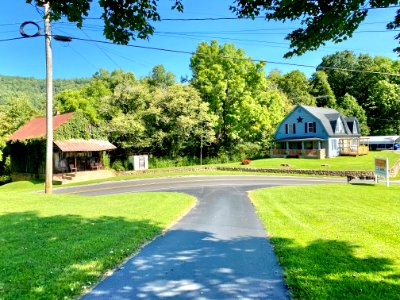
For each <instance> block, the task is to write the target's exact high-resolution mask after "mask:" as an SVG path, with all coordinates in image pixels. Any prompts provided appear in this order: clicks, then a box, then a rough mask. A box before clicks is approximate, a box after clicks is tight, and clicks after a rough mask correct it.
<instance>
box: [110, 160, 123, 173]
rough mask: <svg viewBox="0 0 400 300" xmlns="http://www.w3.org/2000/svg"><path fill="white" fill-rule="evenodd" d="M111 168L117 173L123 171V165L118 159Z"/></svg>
mask: <svg viewBox="0 0 400 300" xmlns="http://www.w3.org/2000/svg"><path fill="white" fill-rule="evenodd" d="M112 168H113V169H114V170H115V171H117V172H122V171H125V167H124V163H123V161H122V160H120V159H117V160H116V161H114V162H113V164H112Z"/></svg>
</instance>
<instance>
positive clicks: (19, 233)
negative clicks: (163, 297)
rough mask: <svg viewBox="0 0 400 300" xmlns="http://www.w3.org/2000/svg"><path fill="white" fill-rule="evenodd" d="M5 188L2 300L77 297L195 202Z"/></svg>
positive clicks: (25, 185)
mask: <svg viewBox="0 0 400 300" xmlns="http://www.w3.org/2000/svg"><path fill="white" fill-rule="evenodd" d="M39 189H43V184H34V183H31V182H17V183H11V184H8V185H5V186H2V187H0V253H1V255H0V299H63V298H75V297H76V296H78V295H80V294H81V293H82V292H83V290H84V289H85V288H87V287H90V286H91V285H93V284H94V283H96V282H97V281H98V280H99V279H100V278H101V277H102V276H103V274H104V273H105V272H107V270H110V269H113V268H114V267H116V266H117V265H118V264H119V263H121V262H122V261H123V260H124V259H126V258H127V257H129V256H130V255H132V254H133V253H135V252H136V251H137V250H138V249H139V248H140V247H141V246H142V245H143V244H144V243H146V242H148V241H150V240H151V239H153V238H154V237H155V236H157V235H159V234H160V233H162V231H163V230H164V229H165V228H166V227H167V226H169V225H170V224H171V223H173V222H174V221H175V220H177V218H179V217H180V216H181V215H182V214H183V213H184V212H185V211H187V210H188V209H189V208H190V207H191V206H192V205H193V204H194V201H195V199H194V198H193V197H191V196H188V195H184V194H178V193H142V194H136V193H135V194H122V195H112V196H110V195H108V196H101V197H83V196H78V195H53V196H47V195H44V194H38V193H36V192H34V191H35V190H39Z"/></svg>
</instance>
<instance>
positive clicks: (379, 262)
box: [251, 185, 400, 299]
mask: <svg viewBox="0 0 400 300" xmlns="http://www.w3.org/2000/svg"><path fill="white" fill-rule="evenodd" d="M251 198H252V200H253V202H254V204H255V206H256V209H257V212H258V214H259V216H260V218H261V220H262V222H263V223H264V225H265V228H266V231H267V232H268V234H269V236H270V237H271V241H272V243H273V245H274V248H275V253H276V255H277V257H278V259H279V261H280V264H281V265H282V266H283V268H284V272H285V277H286V281H287V284H288V285H289V287H290V290H291V291H292V293H293V296H294V298H296V299H400V186H392V187H390V188H386V187H385V186H383V185H380V186H372V185H371V186H363V185H320V186H301V187H277V188H269V189H263V190H258V191H254V192H251Z"/></svg>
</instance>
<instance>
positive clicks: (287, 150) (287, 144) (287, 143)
mask: <svg viewBox="0 0 400 300" xmlns="http://www.w3.org/2000/svg"><path fill="white" fill-rule="evenodd" d="M288 153H289V142H286V154H288Z"/></svg>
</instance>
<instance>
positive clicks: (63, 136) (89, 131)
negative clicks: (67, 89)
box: [54, 112, 105, 141]
mask: <svg viewBox="0 0 400 300" xmlns="http://www.w3.org/2000/svg"><path fill="white" fill-rule="evenodd" d="M104 138H105V136H104V135H102V134H101V130H100V129H99V128H97V127H96V126H94V125H93V124H92V123H91V122H90V121H89V120H88V119H87V118H86V117H85V115H84V114H83V113H82V112H76V113H74V116H73V117H72V118H71V119H70V120H69V121H68V122H67V123H65V124H63V125H61V126H60V127H58V128H57V130H56V131H55V133H54V139H55V140H60V141H62V140H68V139H84V140H89V139H104Z"/></svg>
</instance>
